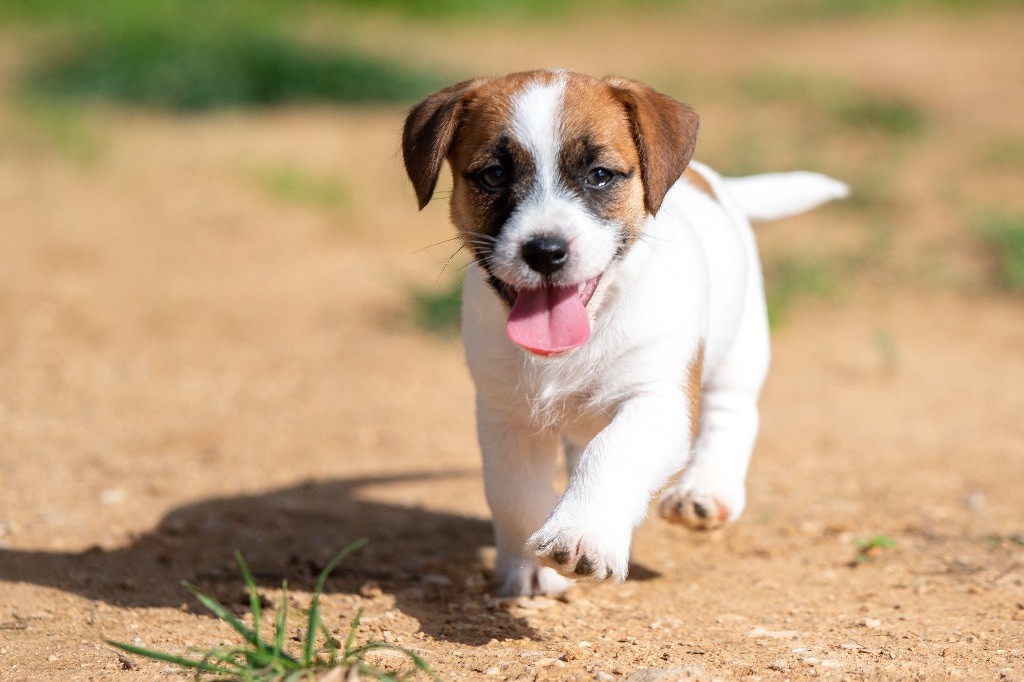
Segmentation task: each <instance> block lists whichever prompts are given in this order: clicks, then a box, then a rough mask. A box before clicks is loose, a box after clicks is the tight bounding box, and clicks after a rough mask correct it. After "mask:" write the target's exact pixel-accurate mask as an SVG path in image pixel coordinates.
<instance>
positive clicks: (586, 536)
mask: <svg viewBox="0 0 1024 682" xmlns="http://www.w3.org/2000/svg"><path fill="white" fill-rule="evenodd" d="M615 535H616V534H614V533H607V532H605V533H600V532H594V531H593V530H586V529H583V528H578V527H572V526H568V527H566V526H561V525H559V524H558V523H556V522H554V520H553V519H552V520H549V521H548V522H547V523H545V524H544V526H543V527H542V528H541V529H540V530H539V531H537V532H536V533H534V534H533V536H532V537H531V538H530V539H529V540H528V541H527V543H526V548H527V551H532V552H534V553H535V554H536V555H537V560H538V561H539V562H540V563H541V565H543V566H549V567H551V568H553V569H555V570H556V571H558V572H559V573H561V574H562V575H564V576H566V577H569V578H575V579H579V580H613V581H615V582H622V581H623V580H625V579H626V572H627V571H628V569H629V542H630V534H629V532H628V531H626V532H625V533H620V534H619V535H620V536H621V537H615Z"/></svg>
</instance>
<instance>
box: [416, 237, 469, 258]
mask: <svg viewBox="0 0 1024 682" xmlns="http://www.w3.org/2000/svg"><path fill="white" fill-rule="evenodd" d="M455 239H458V237H450V238H448V239H442V240H441V241H439V242H434V243H433V244H429V245H427V246H424V247H423V248H422V249H416V250H415V251H413V252H412V253H410V254H409V255H410V256H411V255H413V254H416V253H419V252H420V251H426V250H427V249H432V248H434V247H435V246H440V245H441V244H447V243H448V242H450V241H453V240H455Z"/></svg>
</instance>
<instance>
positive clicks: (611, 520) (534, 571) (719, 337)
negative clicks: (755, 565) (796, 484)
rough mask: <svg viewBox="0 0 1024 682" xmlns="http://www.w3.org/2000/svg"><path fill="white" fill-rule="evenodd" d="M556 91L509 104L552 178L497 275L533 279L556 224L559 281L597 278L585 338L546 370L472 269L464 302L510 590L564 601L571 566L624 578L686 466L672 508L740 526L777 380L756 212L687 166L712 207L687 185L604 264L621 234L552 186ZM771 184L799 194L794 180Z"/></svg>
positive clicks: (509, 227)
mask: <svg viewBox="0 0 1024 682" xmlns="http://www.w3.org/2000/svg"><path fill="white" fill-rule="evenodd" d="M561 87H564V86H560V85H558V84H556V85H546V86H535V87H532V88H530V89H528V90H526V91H525V92H524V93H523V94H522V95H520V97H519V100H518V102H517V103H516V108H515V111H516V114H515V116H514V124H513V130H514V132H515V134H516V135H517V137H518V138H519V139H520V141H521V142H523V143H524V144H526V145H527V146H528V147H529V149H530V150H531V151H532V152H533V153H534V154H536V155H538V156H537V157H535V158H536V159H538V160H539V161H540V163H539V167H540V168H541V169H543V170H542V173H541V174H542V176H544V177H545V178H546V179H545V180H544V181H543V182H540V183H538V185H537V188H536V190H535V192H534V195H533V196H532V197H530V198H528V199H527V201H526V202H524V204H523V206H522V207H520V209H519V210H517V211H516V213H514V214H513V216H512V217H511V218H510V220H509V223H507V224H506V226H505V227H504V228H503V230H502V234H501V237H499V242H501V241H502V240H507V244H506V245H505V246H499V248H498V249H496V251H495V262H494V263H491V265H492V267H494V268H495V274H498V275H499V276H500V277H502V278H503V279H504V278H505V277H509V279H508V280H506V281H509V282H510V283H512V284H514V285H520V286H526V285H529V283H530V282H533V281H534V280H533V279H531V275H530V274H529V271H528V268H525V267H519V266H518V265H516V263H515V261H516V260H517V258H518V256H517V254H518V248H519V245H521V243H522V241H523V240H524V239H526V238H529V237H530V236H535V235H536V234H538V233H542V232H548V231H550V230H563V231H564V232H562V234H563V235H565V236H567V238H571V239H572V240H573V253H574V255H573V256H572V258H575V259H576V260H575V261H572V262H571V266H572V268H573V269H572V270H571V271H570V272H569V273H567V274H566V275H565V277H566V281H567V282H569V283H571V282H575V281H582V279H585V278H586V277H591V276H594V275H595V274H597V273H600V272H602V271H603V272H604V275H603V276H602V280H601V283H600V286H599V287H598V290H597V293H596V294H595V297H594V299H593V300H592V301H591V304H590V305H589V306H588V312H589V313H590V315H591V318H592V327H593V331H592V335H591V338H590V340H589V341H588V342H587V343H586V344H584V345H583V346H581V347H579V348H577V349H575V350H572V351H570V352H568V353H565V354H563V355H561V356H557V357H548V358H542V357H537V356H534V355H531V354H530V353H528V352H526V351H524V350H523V349H522V348H520V347H518V346H516V345H515V344H513V343H512V342H511V341H510V340H509V338H508V337H507V335H506V333H505V324H506V320H507V317H508V309H507V307H506V306H505V305H504V304H503V303H502V302H501V300H500V299H499V297H498V296H497V295H496V294H495V292H494V291H493V289H492V288H491V287H490V286H489V285H488V284H487V276H486V274H485V273H484V271H483V270H482V268H480V267H479V266H477V265H476V264H473V265H471V266H470V268H469V274H468V278H467V281H466V286H465V294H464V298H463V337H464V341H465V346H466V357H467V361H468V364H469V368H470V371H471V373H472V376H473V379H474V381H475V383H476V387H477V400H476V402H477V422H478V434H479V439H480V446H481V449H482V451H483V461H484V476H485V486H486V492H487V499H488V502H489V504H490V506H491V510H492V512H493V514H494V524H495V533H496V542H497V549H498V557H497V567H496V569H497V573H498V575H499V577H500V579H501V581H502V588H501V590H502V592H503V593H505V594H534V593H548V594H557V593H560V592H562V591H564V590H565V589H566V588H567V587H568V586H569V585H570V584H571V578H572V577H573V576H574V569H575V568H576V567H577V566H580V567H582V568H589V569H591V571H590V572H589V573H590V574H589V575H588V576H587V577H593V578H596V579H604V578H611V579H614V580H622V579H624V578H625V577H626V572H627V569H628V563H629V554H630V544H631V539H632V532H633V529H634V528H635V527H636V526H637V525H638V524H639V523H640V522H641V521H642V520H643V518H644V516H645V515H646V513H647V508H648V505H649V502H650V500H651V496H652V495H653V494H654V493H656V492H657V491H658V490H659V489H660V488H661V487H662V486H664V485H665V483H666V481H668V480H669V478H670V477H671V476H672V475H673V474H675V473H676V472H678V471H680V470H681V469H683V468H684V467H687V464H689V466H688V467H687V468H686V470H685V472H684V473H683V475H682V477H681V479H680V481H679V482H678V483H677V484H675V485H674V486H672V487H671V488H670V489H669V490H668V491H667V492H666V493H665V494H664V496H663V498H662V503H661V510H662V513H663V514H664V515H665V516H666V517H668V518H670V519H672V520H677V521H680V522H683V523H687V524H688V525H691V526H695V527H708V526H711V525H717V524H718V523H720V522H721V521H722V520H732V519H735V518H736V517H737V516H738V515H739V514H740V512H741V511H742V509H743V507H744V504H745V493H744V481H745V477H746V471H747V464H748V462H749V460H750V454H751V451H752V449H753V445H754V439H755V437H756V434H757V428H758V412H757V397H758V393H759V392H760V389H761V384H762V382H763V380H764V377H765V374H766V372H767V369H768V359H769V345H768V322H767V315H766V309H765V301H764V288H763V283H762V279H761V271H760V264H759V262H758V257H757V249H756V245H755V242H754V235H753V231H752V230H751V227H750V223H749V221H748V219H747V215H746V212H750V211H751V210H752V209H751V207H750V206H749V205H744V206H743V207H741V205H740V204H739V203H737V201H736V200H735V199H734V197H733V196H732V185H731V183H732V182H733V181H723V180H722V179H721V178H719V176H718V175H717V174H715V173H714V172H713V171H711V170H710V169H708V168H706V167H704V166H702V165H700V164H694V168H695V169H696V170H698V171H699V172H700V173H701V174H702V175H704V176H705V178H707V180H708V181H709V183H710V184H711V186H712V188H713V189H714V191H715V194H716V196H717V197H718V201H714V200H712V199H711V198H710V197H708V196H707V195H706V194H704V193H702V192H701V191H699V190H698V189H696V188H695V187H693V186H691V185H690V184H688V183H687V182H686V181H683V180H681V181H679V182H677V183H676V185H675V186H674V187H673V188H672V189H671V190H670V191H669V193H668V195H667V196H666V198H665V200H664V203H663V205H662V208H661V210H660V211H659V213H658V215H657V216H656V217H649V218H648V219H647V222H646V225H645V231H644V235H643V237H642V239H641V241H640V242H638V243H636V244H635V245H633V247H632V248H631V249H630V250H628V251H627V253H626V254H625V256H624V257H623V258H622V259H620V260H618V261H616V262H614V263H612V262H611V260H612V255H611V254H612V253H613V250H612V251H608V250H607V249H605V248H604V247H603V246H602V244H604V239H605V237H608V238H609V239H613V238H614V233H612V232H611V230H612V229H613V226H610V225H605V224H602V223H601V222H600V221H598V220H596V219H595V218H593V217H592V216H589V215H588V214H587V213H586V211H585V210H584V208H583V206H582V205H580V204H579V203H578V202H577V201H576V200H574V199H573V198H572V197H570V196H567V195H566V194H564V193H562V192H560V191H559V190H558V187H557V180H556V177H557V171H556V169H555V165H554V164H555V163H556V158H557V153H558V147H559V141H558V139H557V126H555V125H553V123H552V122H555V123H557V121H558V117H559V112H560V106H561V90H560V88H561ZM545 155H547V158H544V157H545ZM548 174H551V175H548ZM548 179H549V180H550V182H548ZM773 182H776V181H773ZM776 188H777V189H785V190H787V191H788V190H789V189H791V188H790V187H789V186H788V185H787V183H786V182H785V181H781V185H779V184H778V182H776ZM792 189H795V190H799V189H800V188H799V187H795V188H792ZM796 194H799V191H797V192H796ZM773 210H774V209H773ZM588 240H589V241H588ZM612 243H613V242H612ZM581 245H586V246H585V248H579V247H580V246H581ZM502 249H504V250H502ZM498 268H505V269H504V270H499V269H498ZM561 274H562V273H560V275H561ZM572 278H578V279H572ZM534 285H536V284H534ZM701 344H703V346H704V351H705V355H704V370H703V383H704V395H703V400H702V405H701V407H702V413H701V414H702V416H701V422H700V425H699V426H700V429H699V435H698V437H697V440H696V443H691V442H690V428H691V425H690V414H691V410H690V407H691V406H690V405H689V402H688V400H689V399H688V397H687V393H686V391H685V386H686V381H687V374H688V370H689V367H690V364H691V363H692V362H693V361H694V358H695V357H696V355H697V352H698V348H700V346H701ZM563 441H564V442H565V443H566V445H567V447H566V452H567V456H566V460H567V462H568V463H569V465H570V467H571V471H570V477H569V483H568V486H567V487H566V489H565V491H564V492H561V493H559V492H558V491H556V490H555V488H554V484H553V482H554V480H555V478H556V473H557V469H556V468H557V463H558V453H559V451H560V449H561V448H562V445H563ZM691 454H692V456H691ZM702 511H703V512H704V513H703V514H702V513H701V512H702ZM720 516H721V517H726V518H720ZM581 558H585V561H583V562H581Z"/></svg>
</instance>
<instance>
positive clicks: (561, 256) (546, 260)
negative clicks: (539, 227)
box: [522, 237, 569, 275]
mask: <svg viewBox="0 0 1024 682" xmlns="http://www.w3.org/2000/svg"><path fill="white" fill-rule="evenodd" d="M522 253H523V260H524V261H526V264H527V265H529V266H530V269H531V270H535V271H537V272H539V273H540V274H542V275H550V274H552V273H554V272H558V271H559V270H561V269H562V266H563V265H565V262H566V261H567V260H569V242H567V241H565V240H564V239H562V238H561V237H534V238H533V239H531V240H530V241H528V242H526V243H525V244H523V249H522Z"/></svg>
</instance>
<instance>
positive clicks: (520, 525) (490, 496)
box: [477, 404, 572, 596]
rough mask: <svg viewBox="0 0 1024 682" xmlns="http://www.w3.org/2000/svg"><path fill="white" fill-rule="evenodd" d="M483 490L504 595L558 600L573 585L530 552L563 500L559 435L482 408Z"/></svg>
mask: <svg viewBox="0 0 1024 682" xmlns="http://www.w3.org/2000/svg"><path fill="white" fill-rule="evenodd" d="M477 435H478V436H479V439H480V450H481V452H482V453H483V462H484V488H485V490H486V493H487V503H488V505H490V507H491V513H492V515H493V517H494V536H495V545H496V546H497V550H498V556H497V559H496V561H495V573H496V574H497V578H498V585H499V589H498V593H499V594H500V595H502V596H515V595H532V594H549V595H558V594H561V593H563V592H565V591H566V590H567V589H569V587H570V586H571V585H572V581H571V580H566V579H565V578H563V577H562V576H560V575H558V573H556V572H555V571H553V570H551V569H550V568H544V567H542V566H541V565H540V563H539V561H538V560H537V557H536V556H534V555H533V553H532V552H528V551H527V550H526V549H525V546H526V539H527V538H529V537H530V534H531V533H533V532H534V531H535V530H537V529H538V528H540V526H541V524H542V523H544V519H545V518H546V517H547V515H548V513H549V512H550V511H551V508H552V507H554V506H555V502H556V501H557V500H558V494H557V493H556V492H555V488H554V480H555V474H556V466H557V457H558V443H559V439H558V434H557V433H556V432H553V431H545V432H540V433H538V432H537V430H536V428H534V427H531V426H529V425H528V424H526V423H520V422H519V421H518V420H516V419H515V418H513V417H510V416H509V415H507V414H504V413H502V412H500V411H497V410H491V409H488V408H487V406H486V405H482V404H478V406H477Z"/></svg>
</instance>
